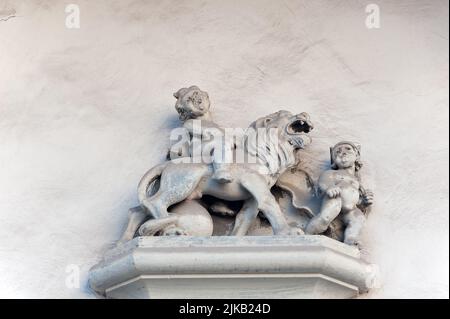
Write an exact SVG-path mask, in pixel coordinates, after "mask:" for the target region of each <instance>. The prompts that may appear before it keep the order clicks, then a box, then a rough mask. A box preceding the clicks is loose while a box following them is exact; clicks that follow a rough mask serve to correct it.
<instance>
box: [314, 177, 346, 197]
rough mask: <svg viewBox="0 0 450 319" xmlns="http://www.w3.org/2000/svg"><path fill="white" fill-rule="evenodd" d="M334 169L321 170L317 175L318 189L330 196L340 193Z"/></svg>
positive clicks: (336, 195)
mask: <svg viewBox="0 0 450 319" xmlns="http://www.w3.org/2000/svg"><path fill="white" fill-rule="evenodd" d="M333 172H334V171H332V170H328V171H325V172H323V173H322V174H321V175H320V177H319V182H318V185H319V190H320V192H321V193H322V194H326V195H327V196H328V197H330V198H336V197H338V196H339V195H340V194H341V189H340V188H339V187H338V186H336V180H335V176H334V174H333Z"/></svg>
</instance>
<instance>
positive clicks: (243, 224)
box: [231, 198, 258, 236]
mask: <svg viewBox="0 0 450 319" xmlns="http://www.w3.org/2000/svg"><path fill="white" fill-rule="evenodd" d="M257 216H258V203H257V202H256V200H254V199H253V198H252V199H249V200H246V201H245V203H244V206H242V209H241V210H240V211H239V213H238V214H237V216H236V220H235V222H234V228H233V230H232V232H231V236H245V235H246V234H247V231H248V230H249V228H250V226H251V225H252V223H253V222H254V221H255V219H256V218H257Z"/></svg>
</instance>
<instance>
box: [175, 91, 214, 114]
mask: <svg viewBox="0 0 450 319" xmlns="http://www.w3.org/2000/svg"><path fill="white" fill-rule="evenodd" d="M173 96H174V97H175V98H176V99H177V102H176V104H175V109H176V110H177V112H178V114H179V115H180V120H181V121H183V122H184V121H186V120H188V119H196V118H198V117H200V116H203V115H205V114H206V113H208V112H209V108H210V102H209V96H208V93H206V92H205V91H202V90H200V89H199V88H198V87H197V86H195V85H194V86H191V87H189V88H182V89H179V90H178V91H177V92H175V93H174V94H173Z"/></svg>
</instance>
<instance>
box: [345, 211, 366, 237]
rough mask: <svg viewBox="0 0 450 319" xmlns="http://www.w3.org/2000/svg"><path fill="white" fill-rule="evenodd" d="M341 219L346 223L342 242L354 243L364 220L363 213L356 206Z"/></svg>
mask: <svg viewBox="0 0 450 319" xmlns="http://www.w3.org/2000/svg"><path fill="white" fill-rule="evenodd" d="M343 220H344V223H346V225H347V227H346V228H345V233H344V243H346V244H348V245H356V244H357V243H358V240H359V235H360V233H361V230H362V228H363V226H364V223H365V221H366V218H365V216H364V213H363V212H361V211H360V210H359V209H358V208H356V209H354V210H352V211H350V212H348V213H347V214H345V215H344V218H343Z"/></svg>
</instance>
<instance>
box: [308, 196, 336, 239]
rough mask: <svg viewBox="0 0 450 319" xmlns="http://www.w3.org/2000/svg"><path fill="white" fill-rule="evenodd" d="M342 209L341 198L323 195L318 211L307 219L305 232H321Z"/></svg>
mask: <svg viewBox="0 0 450 319" xmlns="http://www.w3.org/2000/svg"><path fill="white" fill-rule="evenodd" d="M341 209H342V200H341V198H340V197H338V198H329V197H325V198H324V199H323V202H322V207H321V209H320V213H319V214H318V215H316V216H314V217H313V218H311V220H310V221H309V223H308V225H307V226H306V233H307V234H312V235H313V234H321V233H323V232H324V231H326V230H327V229H328V226H330V223H331V222H332V221H333V220H334V219H335V218H336V217H337V216H338V215H339V213H340V212H341Z"/></svg>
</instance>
